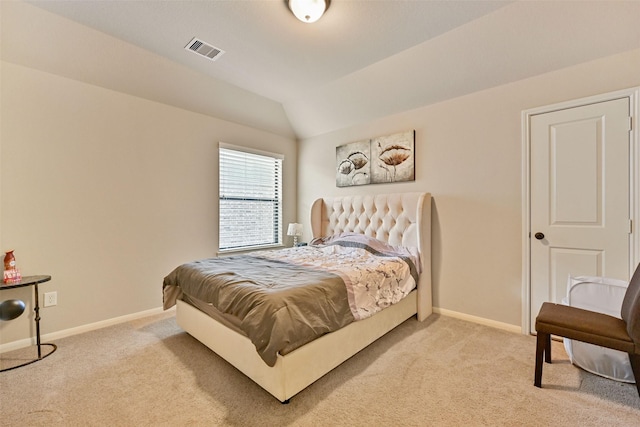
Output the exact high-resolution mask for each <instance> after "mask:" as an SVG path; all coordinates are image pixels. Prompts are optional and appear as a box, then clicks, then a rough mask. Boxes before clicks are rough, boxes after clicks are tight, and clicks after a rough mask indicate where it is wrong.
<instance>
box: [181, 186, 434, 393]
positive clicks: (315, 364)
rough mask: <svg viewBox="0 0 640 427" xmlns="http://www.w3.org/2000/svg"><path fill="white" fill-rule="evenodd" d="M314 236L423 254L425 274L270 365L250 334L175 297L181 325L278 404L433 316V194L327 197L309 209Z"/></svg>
mask: <svg viewBox="0 0 640 427" xmlns="http://www.w3.org/2000/svg"><path fill="white" fill-rule="evenodd" d="M311 229H312V232H313V237H314V238H315V237H321V236H330V235H333V234H336V233H340V232H343V231H351V232H356V233H362V234H366V235H368V236H371V237H375V238H377V239H379V240H382V241H385V242H388V243H389V244H391V245H394V246H399V245H402V246H414V247H417V248H418V250H419V251H420V258H421V263H422V274H421V275H420V279H419V283H418V286H417V289H416V290H414V291H412V292H411V293H410V294H409V295H408V296H407V297H406V298H404V299H403V300H402V301H400V302H399V303H397V304H395V305H393V306H391V307H388V308H386V309H384V310H382V311H381V312H379V313H377V314H376V315H374V316H372V317H369V318H367V319H364V320H360V321H357V322H354V323H351V324H349V325H347V326H346V327H344V328H342V329H340V330H338V331H335V332H332V333H329V334H326V335H323V336H322V337H320V338H318V339H316V340H314V341H312V342H310V343H308V344H306V345H304V346H302V347H300V348H298V349H296V350H294V351H292V352H291V353H288V354H287V355H285V356H282V355H280V354H279V355H278V359H277V361H276V364H275V366H273V367H269V366H268V365H266V364H265V363H264V361H263V360H262V359H261V358H260V356H259V355H258V353H257V351H256V349H255V346H254V345H253V343H252V342H251V341H250V340H249V338H247V337H246V336H244V335H242V334H240V333H238V332H236V331H234V330H232V329H230V328H228V327H226V326H224V325H222V324H221V323H219V322H217V321H216V320H214V319H212V318H211V317H209V316H208V315H206V314H204V313H203V312H202V311H200V310H198V309H197V308H195V307H193V306H191V305H189V304H187V303H185V302H183V301H180V300H178V301H177V304H176V305H177V309H176V317H177V321H178V325H179V326H180V327H181V328H182V329H184V330H185V331H187V332H188V333H189V334H190V335H192V336H193V337H195V338H196V339H197V340H199V341H200V342H202V343H203V344H204V345H206V346H207V347H209V348H210V349H211V350H213V351H214V352H215V353H216V354H218V355H219V356H220V357H222V358H223V359H225V360H226V361H227V362H229V363H231V364H232V365H233V366H235V367H236V368H237V369H238V370H240V371H241V372H242V373H244V374H245V375H247V376H248V377H249V378H251V379H252V380H253V381H255V382H256V383H257V384H258V385H260V386H261V387H262V388H264V389H265V390H266V391H268V392H269V393H271V394H272V395H273V396H274V397H275V398H277V399H278V400H280V401H281V402H284V403H287V402H288V401H289V399H290V398H291V397H293V396H294V395H295V394H297V393H298V392H300V391H301V390H303V389H304V388H306V387H307V386H309V385H310V384H311V383H313V382H314V381H316V380H317V379H319V378H320V377H322V376H323V375H324V374H326V373H327V372H329V371H331V370H332V369H333V368H335V367H336V366H338V365H340V364H341V363H342V362H344V361H345V360H347V359H348V358H350V357H351V356H353V355H354V354H356V353H357V352H359V351H360V350H362V349H363V348H365V347H366V346H368V345H369V344H371V343H372V342H374V341H375V340H377V339H378V338H380V337H381V336H383V335H384V334H386V333H387V332H389V331H390V330H392V329H393V328H395V327H396V326H398V325H399V324H401V323H402V322H404V321H405V320H407V319H408V318H410V317H411V316H413V315H416V314H417V318H418V320H419V321H423V320H424V319H426V318H427V317H428V316H429V315H430V314H431V313H432V300H431V195H430V194H429V193H398V194H382V195H375V196H373V195H372V196H352V197H336V198H323V199H318V200H316V201H315V202H314V204H313V206H312V207H311Z"/></svg>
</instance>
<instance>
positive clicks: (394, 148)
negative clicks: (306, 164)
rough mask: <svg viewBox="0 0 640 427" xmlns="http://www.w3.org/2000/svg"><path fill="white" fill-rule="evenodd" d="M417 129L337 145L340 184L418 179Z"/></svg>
mask: <svg viewBox="0 0 640 427" xmlns="http://www.w3.org/2000/svg"><path fill="white" fill-rule="evenodd" d="M414 149H415V131H409V132H402V133H396V134H393V135H387V136H381V137H378V138H373V139H370V140H364V141H358V142H352V143H349V144H345V145H341V146H339V147H336V185H337V186H338V187H349V186H352V185H364V184H378V183H385V182H401V181H414V180H415V172H414V165H415V159H414Z"/></svg>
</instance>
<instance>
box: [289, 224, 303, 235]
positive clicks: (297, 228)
mask: <svg viewBox="0 0 640 427" xmlns="http://www.w3.org/2000/svg"><path fill="white" fill-rule="evenodd" d="M287 236H302V224H297V223H295V222H292V223H291V224H289V228H288V229H287Z"/></svg>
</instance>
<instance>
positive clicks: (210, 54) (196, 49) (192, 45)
mask: <svg viewBox="0 0 640 427" xmlns="http://www.w3.org/2000/svg"><path fill="white" fill-rule="evenodd" d="M184 48H185V49H187V50H190V51H191V52H193V53H197V54H198V55H201V56H204V57H205V58H207V59H210V60H211V61H215V60H217V59H218V58H220V56H221V55H222V54H223V53H224V50H222V49H218V48H217V47H214V46H211V45H210V44H209V43H205V42H203V41H202V40H199V39H198V38H196V37H194V38H193V40H191V41H190V42H189V44H188V45H186V46H185V47H184Z"/></svg>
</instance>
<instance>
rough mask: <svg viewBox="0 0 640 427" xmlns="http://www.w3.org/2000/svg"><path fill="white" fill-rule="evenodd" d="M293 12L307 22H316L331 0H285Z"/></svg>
mask: <svg viewBox="0 0 640 427" xmlns="http://www.w3.org/2000/svg"><path fill="white" fill-rule="evenodd" d="M285 1H287V5H288V6H289V9H290V10H291V12H293V14H294V15H295V16H296V18H298V19H299V20H301V21H302V22H305V23H307V24H310V23H312V22H316V21H317V20H318V19H320V18H321V17H322V15H323V14H324V12H325V11H326V10H327V9H328V8H329V3H331V0H285Z"/></svg>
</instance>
